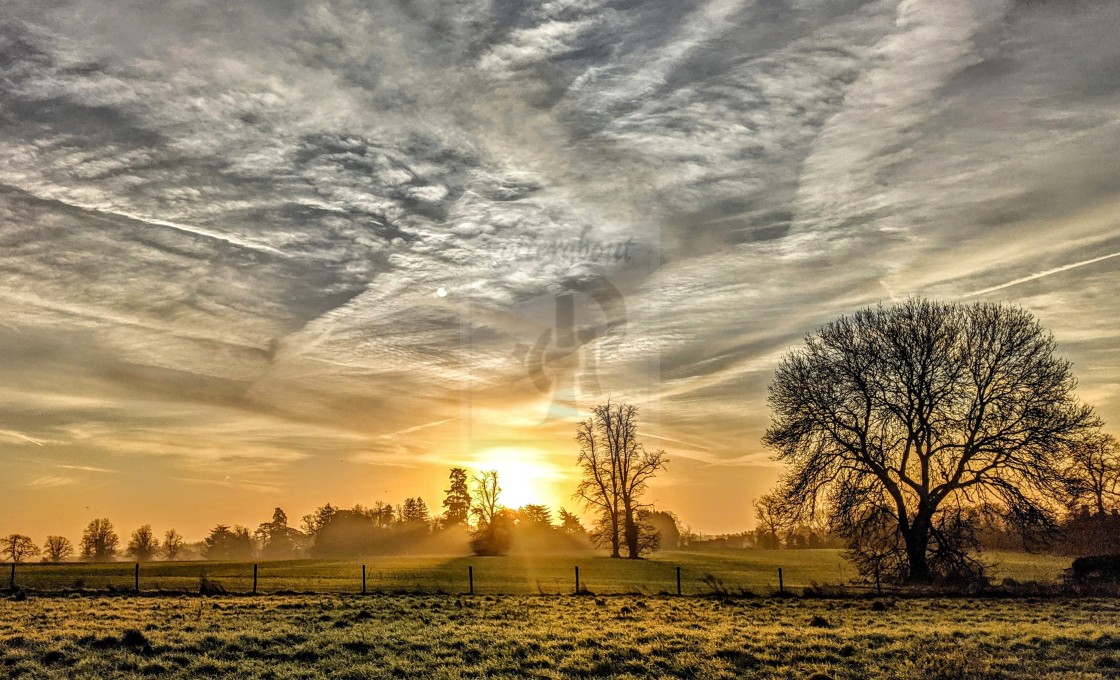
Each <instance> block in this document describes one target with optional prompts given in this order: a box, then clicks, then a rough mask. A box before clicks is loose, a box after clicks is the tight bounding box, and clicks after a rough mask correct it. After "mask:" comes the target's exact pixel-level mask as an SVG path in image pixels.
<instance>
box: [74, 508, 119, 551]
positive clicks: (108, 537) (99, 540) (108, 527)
mask: <svg viewBox="0 0 1120 680" xmlns="http://www.w3.org/2000/svg"><path fill="white" fill-rule="evenodd" d="M120 540H121V539H120V537H119V536H117V532H115V531H113V523H112V522H110V521H109V520H108V519H107V518H106V519H95V520H93V521H91V522H90V523H89V524H88V525H87V526H86V530H85V531H83V532H82V543H81V549H82V557H83V558H84V559H87V560H94V561H97V562H107V561H109V560H112V559H113V557H114V556H116V554H117V546H118V545H119V544H120Z"/></svg>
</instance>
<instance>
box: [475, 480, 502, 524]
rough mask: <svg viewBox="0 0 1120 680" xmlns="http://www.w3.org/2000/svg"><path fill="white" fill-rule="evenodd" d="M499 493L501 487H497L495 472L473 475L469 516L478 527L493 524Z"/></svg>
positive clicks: (496, 512)
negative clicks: (472, 495)
mask: <svg viewBox="0 0 1120 680" xmlns="http://www.w3.org/2000/svg"><path fill="white" fill-rule="evenodd" d="M501 493H502V487H500V486H498V471H497V470H485V471H484V472H482V473H481V474H478V475H475V478H474V500H473V504H472V505H471V515H473V516H474V518H475V519H476V520H477V521H478V523H479V525H480V526H482V525H489V524H491V523H493V521H494V518H495V517H496V516H497V514H498V507H499V506H498V495H499V494H501Z"/></svg>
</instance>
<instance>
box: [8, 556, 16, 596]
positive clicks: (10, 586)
mask: <svg viewBox="0 0 1120 680" xmlns="http://www.w3.org/2000/svg"><path fill="white" fill-rule="evenodd" d="M15 589H16V561H15V560H12V575H11V577H10V578H9V579H8V590H15Z"/></svg>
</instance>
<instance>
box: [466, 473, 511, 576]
mask: <svg viewBox="0 0 1120 680" xmlns="http://www.w3.org/2000/svg"><path fill="white" fill-rule="evenodd" d="M501 493H502V487H501V486H499V485H498V472H497V470H486V471H484V472H482V473H481V474H479V475H477V476H475V478H474V500H473V505H472V506H471V514H472V515H474V517H475V519H476V520H477V522H478V526H477V527H476V528H475V531H474V534H473V535H472V536H471V550H473V551H474V553H475V554H476V555H504V554H505V553H507V552H508V551H509V549H510V546H511V545H512V544H513V517H512V516H511V513H509V512H507V511H506V510H505V509H504V508H502V507H501V506H500V505H499V504H498V496H499V495H500V494H501Z"/></svg>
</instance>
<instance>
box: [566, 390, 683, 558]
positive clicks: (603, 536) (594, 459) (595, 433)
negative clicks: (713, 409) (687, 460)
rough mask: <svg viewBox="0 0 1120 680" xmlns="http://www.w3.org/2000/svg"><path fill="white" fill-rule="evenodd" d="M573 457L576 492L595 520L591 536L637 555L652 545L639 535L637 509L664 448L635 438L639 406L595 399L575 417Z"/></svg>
mask: <svg viewBox="0 0 1120 680" xmlns="http://www.w3.org/2000/svg"><path fill="white" fill-rule="evenodd" d="M576 442H578V443H579V457H578V459H577V463H578V465H579V467H580V472H581V473H582V476H583V479H582V480H581V481H580V483H579V486H578V487H577V489H576V493H575V497H576V498H578V499H579V500H581V501H583V503H584V505H585V506H586V507H587V508H589V509H591V510H594V511H595V512H596V513H597V514H598V515H599V518H598V521H597V522H596V525H595V530H594V531H593V533H592V537H593V538H594V539H595V540H596V542H597V543H599V544H600V545H602V546H604V547H609V548H610V551H611V557H620V556H621V547H622V546H623V545H625V546H626V551H627V557H629V558H630V559H637V558H638V557H640V555H641V553H642V552H643V548H644V547H648V546H650V545H652V544H651V543H650V541H648V540H643V538H642V531H643V528H642V524H641V523H640V522H639V521H638V512H639V511H640V510H642V509H644V508H646V507H648V506H647V505H646V504H643V503H642V502H641V497H642V494H644V493H645V491H646V489H647V488H648V486H649V480H651V479H652V478H653V477H654V476H655V475H656V474H657V473H658V472H659V471H661V470H664V469H665V465H666V464H667V463H668V462H669V460H668V458H667V457H666V455H665V452H664V451H661V450H658V451H647V450H646V449H645V447H644V446H643V445H642V443H641V442H639V441H638V407H637V406H633V405H631V404H622V403H620V404H611V403H610V402H609V401H608V402H607V403H606V404H600V405H599V406H595V407H594V408H592V409H591V417H590V418H588V419H587V420H585V421H583V422H581V423H579V425H578V426H577V430H576Z"/></svg>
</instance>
